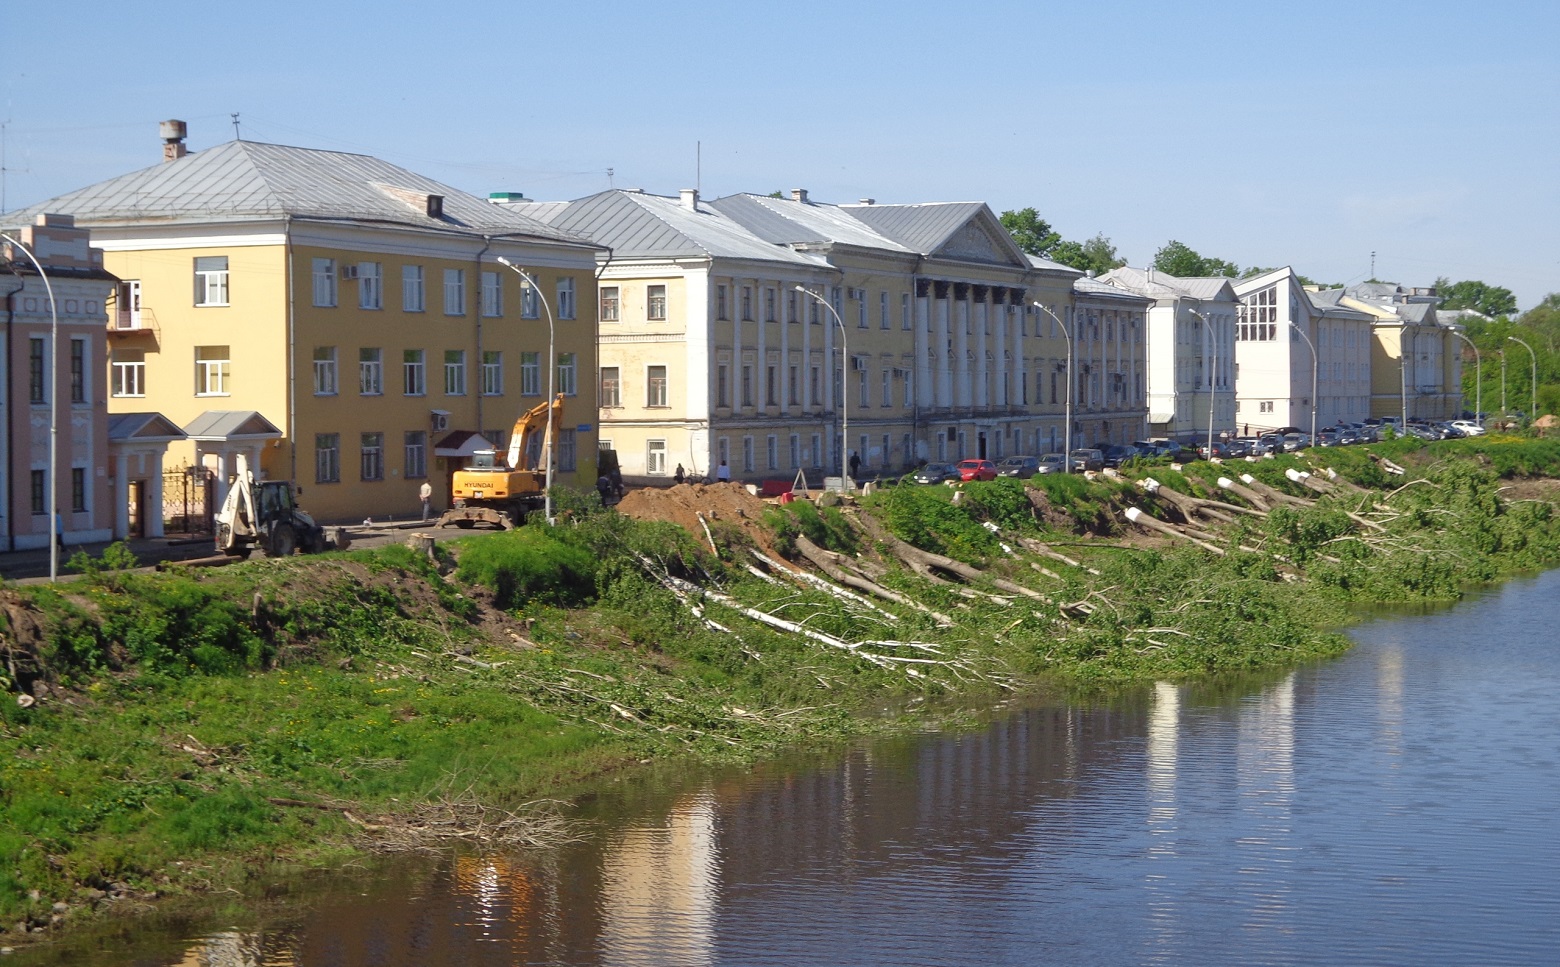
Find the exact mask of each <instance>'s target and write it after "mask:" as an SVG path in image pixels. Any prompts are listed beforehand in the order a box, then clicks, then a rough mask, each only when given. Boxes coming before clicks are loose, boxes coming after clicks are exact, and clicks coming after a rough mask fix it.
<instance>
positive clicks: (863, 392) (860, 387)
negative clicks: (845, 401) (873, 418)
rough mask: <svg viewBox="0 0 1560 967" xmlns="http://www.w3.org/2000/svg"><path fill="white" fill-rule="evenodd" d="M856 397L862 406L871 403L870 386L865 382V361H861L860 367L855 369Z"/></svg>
mask: <svg viewBox="0 0 1560 967" xmlns="http://www.w3.org/2000/svg"><path fill="white" fill-rule="evenodd" d="M856 399H857V400H859V401H860V403H861V405H862V406H871V405H872V387H871V386H869V385H868V384H867V366H866V364H865V363H862V364H861V368H860V369H858V370H856Z"/></svg>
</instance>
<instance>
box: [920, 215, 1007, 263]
mask: <svg viewBox="0 0 1560 967" xmlns="http://www.w3.org/2000/svg"><path fill="white" fill-rule="evenodd" d="M932 257H933V258H942V259H952V260H954V261H958V262H985V263H987V264H990V265H1019V266H1023V264H1024V263H1022V262H1020V261H1017V260H1016V259H1015V258H1014V245H1013V242H1012V239H1011V238H1010V237H1009V236H1008V234H1007V232H1005V231H1003V230H1001V228H1000V225H999V226H998V227H997V228H995V229H994V228H993V227H992V226H991V225H988V224H986V220H985V219H982V218H972V219H970V220H969V221H967V222H965V223H964V224H963V225H961V226H959V228H957V229H955V230H954V232H953V234H951V235H949V236H948V239H947V241H945V242H943V244H942V245H941V246H939V247H938V249H937V251H935V252H933V253H932Z"/></svg>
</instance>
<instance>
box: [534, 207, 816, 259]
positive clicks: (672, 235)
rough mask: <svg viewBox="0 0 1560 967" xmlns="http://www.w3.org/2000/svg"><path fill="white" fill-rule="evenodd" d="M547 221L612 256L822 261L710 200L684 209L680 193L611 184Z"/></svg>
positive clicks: (563, 208) (552, 214)
mask: <svg viewBox="0 0 1560 967" xmlns="http://www.w3.org/2000/svg"><path fill="white" fill-rule="evenodd" d="M549 224H551V225H554V226H556V227H559V228H562V229H565V230H567V231H570V232H573V233H576V234H579V235H581V236H584V237H586V238H590V239H593V240H595V241H597V242H600V243H602V244H603V245H608V246H610V247H611V248H612V255H613V257H614V258H734V259H752V260H758V261H766V262H786V263H790V264H793V265H806V266H809V267H819V266H826V265H827V263H826V262H824V260H823V259H821V258H818V257H814V256H808V255H803V254H801V253H799V252H795V251H792V250H791V249H789V248H786V247H784V246H783V245H776V244H773V243H771V242H768V241H765V240H764V239H762V238H760V237H758V236H757V235H755V234H753V233H752V232H750V231H748V230H747V229H746V228H744V227H743V226H742V225H740V224H738V223H737V222H736V221H733V220H732V219H731V218H730V217H728V216H727V215H726V214H725V213H724V212H722V211H721V210H720V209H719V208H717V207H716V206H715V205H713V204H711V203H706V202H698V203H697V208H696V209H689V208H687V207H686V206H685V205H684V204H683V201H682V199H681V198H668V197H665V196H663V195H651V194H647V193H645V192H642V191H633V190H625V189H615V190H611V191H604V192H600V193H599V194H595V195H590V196H588V197H586V198H581V199H579V200H577V201H572V202H569V203H568V204H567V205H564V206H563V207H562V208H561V209H559V210H558V211H557V212H556V213H551V215H550V218H549Z"/></svg>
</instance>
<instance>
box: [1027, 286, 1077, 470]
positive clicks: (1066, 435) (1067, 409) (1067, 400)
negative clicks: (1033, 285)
mask: <svg viewBox="0 0 1560 967" xmlns="http://www.w3.org/2000/svg"><path fill="white" fill-rule="evenodd" d="M1035 308H1036V309H1039V310H1040V311H1041V312H1043V313H1045V314H1046V315H1048V316H1050V317H1051V318H1052V320H1054V321H1055V322H1056V327H1057V328H1058V329H1060V330H1061V331H1062V337H1063V338H1065V339H1066V340H1067V395H1066V396H1065V397H1064V403H1063V410H1062V412H1063V414H1064V419H1065V422H1064V423H1063V424H1062V449H1063V450H1064V451H1065V453H1064V454H1063V455H1062V468H1063V470H1062V472H1063V473H1072V397H1073V347H1072V333H1070V332H1068V331H1067V326H1066V325H1065V324H1064V323H1063V322H1062V320H1061V317H1060V316H1058V315H1057V314H1056V313H1054V312H1052V311H1051V310H1050V309H1049V308H1047V307H1046V306H1043V305H1041V304H1040V303H1038V302H1036V303H1035Z"/></svg>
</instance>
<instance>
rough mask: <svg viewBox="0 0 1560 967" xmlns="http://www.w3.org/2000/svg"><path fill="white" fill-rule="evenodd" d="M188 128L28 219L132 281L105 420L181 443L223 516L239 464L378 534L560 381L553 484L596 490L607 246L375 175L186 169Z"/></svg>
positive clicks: (272, 165)
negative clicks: (64, 222)
mask: <svg viewBox="0 0 1560 967" xmlns="http://www.w3.org/2000/svg"><path fill="white" fill-rule="evenodd" d="M183 133H184V131H183V124H182V122H165V124H164V135H165V138H166V144H165V153H164V163H163V164H161V165H158V166H156V167H152V168H147V169H145V170H142V171H137V172H133V173H131V174H128V175H124V176H121V177H119V178H115V179H111V180H109V181H106V182H103V183H101V184H98V185H94V186H92V187H90V188H85V189H82V190H80V191H76V192H72V193H70V194H67V195H63V196H61V197H59V198H56V199H52V200H50V201H47V202H44V203H42V204H40V205H38V206H35V207H36V210H38V211H49V212H61V213H66V214H70V215H74V216H75V219H76V224H78V225H81V226H84V227H88V228H90V229H91V230H92V237H93V244H94V245H96V246H99V247H101V248H102V249H103V250H104V252H105V253H106V254H105V260H104V261H105V267H106V268H107V269H108V270H109V271H110V272H112V273H113V274H115V275H117V276H118V277H119V278H120V279H121V280H123V281H122V282H121V283H120V285H119V291H118V296H117V300H116V305H115V307H114V311H113V312H112V313H111V315H110V322H109V344H110V352H109V355H110V372H109V377H108V378H109V381H110V386H111V397H110V400H109V412H110V413H111V414H112V413H119V412H131V411H147V410H155V411H158V412H161V413H163V414H165V415H167V416H168V417H169V418H170V419H171V420H172V421H174V422H175V423H178V424H179V425H180V426H182V427H183V428H184V430H185V432H186V434H188V436H189V438H190V439H189V441H188V442H187V443H182V444H180V443H175V444H174V445H173V446H172V448H171V449H170V462H171V463H178V462H179V460H180V459H181V458H182V459H183V460H185V461H187V462H189V463H190V464H191V465H194V466H197V467H205V468H209V469H210V470H211V471H212V476H213V478H214V481H215V493H214V494H213V497H214V498H215V499H220V496H221V494H222V492H224V490H225V487H226V482H227V481H228V480H229V479H230V476H231V474H232V472H233V470H234V463H235V457H236V456H237V455H238V454H244V455H246V456H247V457H248V458H249V460H250V462H251V464H252V465H258V466H259V467H260V468H261V469H262V470H263V472H264V473H265V474H266V475H267V476H269V477H272V478H287V479H291V480H294V481H296V482H297V483H298V484H299V485H301V486H302V488H303V492H304V497H303V505H304V506H305V507H306V508H307V509H308V510H310V511H311V512H312V513H314V514H315V516H316V517H319V518H321V519H322V520H326V521H356V520H361V519H363V518H365V517H373V518H376V519H384V518H386V517H392V516H393V517H405V516H410V515H412V514H414V513H416V512H418V511H419V509H420V502H419V499H418V491H419V489H420V487H421V486H422V484H423V482H424V481H425V480H426V481H429V482H431V483H432V484H433V489H434V494H435V496H434V501H433V502H434V506H435V508H438V507H440V506H442V505H443V504H444V503H445V501H447V499H448V494H449V477H450V476H451V475H452V474H453V472H454V470H456V469H457V468H459V467H460V466H462V465H464V463H465V462H466V461H467V459H468V458H469V457H470V455H471V453H472V451H474V450H476V449H481V448H485V447H488V446H495V447H499V448H502V447H504V446H505V445H507V439H508V432H509V429H510V427H511V425H512V424H513V422H514V420H515V418H516V417H517V416H518V415H519V414H520V413H521V412H523V411H524V410H525V409H527V408H529V407H530V406H532V405H534V404H535V403H537V402H539V401H540V400H541V398H542V397H543V395H544V394H546V393H547V391H548V382H549V377H551V378H552V379H554V380H555V381H556V388H557V391H558V392H561V393H564V394H566V396H567V397H568V399H567V400H566V402H565V405H564V410H563V417H562V420H561V428H560V430H559V432H558V440H557V445H556V460H557V463H556V466H557V467H558V470H559V473H558V476H557V479H558V482H559V483H560V484H562V485H565V486H577V487H584V488H589V487H591V486H592V484H593V483H594V481H595V476H596V471H595V462H596V461H595V456H596V434H595V432H594V425H595V422H596V412H595V411H596V407H595V397H594V388H593V387H592V385H591V380H592V378H593V374H594V373H595V371H596V338H595V337H596V305H597V298H596V283H595V256H596V253H597V251H598V248H599V247H598V246H596V245H593V244H591V243H589V242H587V241H584V240H582V239H580V238H578V237H576V236H572V235H570V234H568V233H566V232H562V231H559V230H557V229H554V228H550V227H548V226H546V225H543V224H541V223H539V222H537V221H535V220H533V219H530V218H527V217H525V216H524V215H523V214H520V213H517V212H515V211H512V210H509V209H507V208H505V207H504V206H500V205H494V204H489V203H488V202H487V201H486V200H484V199H482V198H478V197H476V196H473V195H470V194H467V193H464V192H460V191H458V190H456V189H453V188H449V187H447V186H444V185H441V184H439V183H437V182H435V181H432V180H430V179H428V178H425V177H423V176H421V175H418V174H415V173H414V172H411V171H407V170H406V169H403V168H400V167H397V166H395V165H392V164H389V163H388V162H384V161H380V160H378V159H376V158H371V157H367V156H364V155H355V154H346V153H341V152H334V151H317V150H311V149H305V148H294V147H286V146H282V145H272V144H261V143H256V142H250V141H231V142H228V143H226V144H222V145H218V146H216V147H213V148H210V149H207V150H204V151H200V152H196V153H189V154H187V153H186V152H185V151H184V148H183V142H182V138H183ZM23 214H25V213H23ZM500 257H502V258H505V259H507V260H508V261H509V262H511V263H513V264H514V265H515V266H517V267H519V268H522V269H524V270H525V272H526V273H527V274H528V275H529V277H530V278H531V279H534V280H535V281H536V282H537V283H538V285H539V287H540V291H537V290H536V289H533V288H532V287H531V286H530V285H529V284H528V283H527V282H526V279H525V277H523V276H522V274H521V273H519V272H516V271H513V270H511V269H510V268H509V267H506V266H505V265H503V264H501V263H500V262H499V261H498V259H499V258H500ZM550 338H551V340H552V342H553V352H554V354H555V366H556V368H555V369H554V370H553V371H552V373H551V374H549V372H548V367H547V363H546V359H547V355H548V346H549V340H550ZM582 382H583V385H584V390H583V392H582V391H581V384H582ZM181 446H182V447H183V448H184V449H183V450H182V452H181V450H180V449H179V448H180V447H181Z"/></svg>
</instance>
